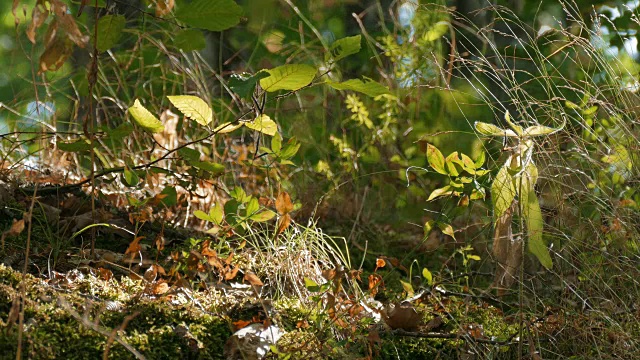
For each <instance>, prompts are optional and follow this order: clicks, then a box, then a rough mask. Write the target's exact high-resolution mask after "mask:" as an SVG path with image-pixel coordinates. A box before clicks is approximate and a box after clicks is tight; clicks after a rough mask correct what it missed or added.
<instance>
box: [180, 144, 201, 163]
mask: <svg viewBox="0 0 640 360" xmlns="http://www.w3.org/2000/svg"><path fill="white" fill-rule="evenodd" d="M178 154H180V156H182V158H183V159H185V160H187V162H193V161H198V160H200V152H199V151H198V150H196V149H192V148H189V147H183V148H181V149H180V150H178Z"/></svg>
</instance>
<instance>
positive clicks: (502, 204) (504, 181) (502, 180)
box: [491, 166, 516, 221]
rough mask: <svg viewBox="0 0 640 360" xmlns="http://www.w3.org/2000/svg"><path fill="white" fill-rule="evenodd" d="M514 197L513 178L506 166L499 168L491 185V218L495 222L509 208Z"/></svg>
mask: <svg viewBox="0 0 640 360" xmlns="http://www.w3.org/2000/svg"><path fill="white" fill-rule="evenodd" d="M515 196H516V188H515V185H514V184H513V178H512V177H511V175H510V174H509V170H508V169H507V167H506V166H503V167H501V168H500V171H498V174H497V175H496V178H495V179H494V180H493V183H492V184H491V202H492V203H493V216H494V219H495V220H496V221H497V220H498V219H499V218H500V217H501V216H502V214H504V212H505V211H507V209H508V208H509V207H510V206H511V203H512V202H513V199H514V198H515Z"/></svg>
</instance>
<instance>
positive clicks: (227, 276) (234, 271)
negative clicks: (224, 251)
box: [224, 267, 238, 281]
mask: <svg viewBox="0 0 640 360" xmlns="http://www.w3.org/2000/svg"><path fill="white" fill-rule="evenodd" d="M236 275H238V268H237V267H236V268H233V269H232V270H230V271H227V272H226V273H225V274H224V279H225V280H227V281H229V280H233V279H234V278H235V277H236Z"/></svg>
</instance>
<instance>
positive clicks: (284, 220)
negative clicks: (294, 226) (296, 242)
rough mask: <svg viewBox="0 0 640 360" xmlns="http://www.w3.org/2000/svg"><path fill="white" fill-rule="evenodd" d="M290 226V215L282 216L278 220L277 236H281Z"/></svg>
mask: <svg viewBox="0 0 640 360" xmlns="http://www.w3.org/2000/svg"><path fill="white" fill-rule="evenodd" d="M290 224H291V215H289V214H284V215H282V216H281V217H280V218H279V219H278V232H277V235H280V234H282V232H283V231H285V230H286V229H287V228H288V227H289V225H290Z"/></svg>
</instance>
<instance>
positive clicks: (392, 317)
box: [382, 301, 422, 331]
mask: <svg viewBox="0 0 640 360" xmlns="http://www.w3.org/2000/svg"><path fill="white" fill-rule="evenodd" d="M382 319H383V320H384V322H385V323H386V324H387V325H389V327H390V328H392V329H403V330H406V331H413V330H415V329H417V328H418V326H419V325H420V323H421V322H422V316H420V314H419V313H418V311H416V309H415V308H414V307H413V305H412V304H411V303H410V302H408V301H403V302H402V303H400V304H398V305H395V306H393V307H392V308H390V307H387V308H386V309H384V310H383V311H382Z"/></svg>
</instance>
